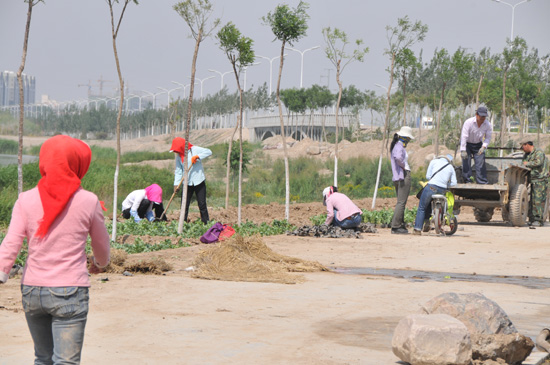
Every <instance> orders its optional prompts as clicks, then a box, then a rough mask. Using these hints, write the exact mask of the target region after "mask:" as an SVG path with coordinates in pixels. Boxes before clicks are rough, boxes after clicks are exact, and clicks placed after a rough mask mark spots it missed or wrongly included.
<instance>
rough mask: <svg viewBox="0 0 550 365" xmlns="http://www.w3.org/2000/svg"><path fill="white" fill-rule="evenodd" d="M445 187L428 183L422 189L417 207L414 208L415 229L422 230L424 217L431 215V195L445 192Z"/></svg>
mask: <svg viewBox="0 0 550 365" xmlns="http://www.w3.org/2000/svg"><path fill="white" fill-rule="evenodd" d="M446 190H447V189H445V188H441V187H439V186H437V185H432V184H428V185H426V187H425V188H424V189H423V190H422V195H421V196H420V201H419V202H418V209H417V210H416V218H415V220H414V229H415V230H417V231H421V230H422V225H423V224H424V219H429V218H430V216H431V215H432V195H434V194H445V191H446Z"/></svg>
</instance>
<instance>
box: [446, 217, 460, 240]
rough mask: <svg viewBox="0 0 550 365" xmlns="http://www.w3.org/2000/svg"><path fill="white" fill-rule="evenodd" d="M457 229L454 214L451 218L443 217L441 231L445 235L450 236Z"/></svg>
mask: <svg viewBox="0 0 550 365" xmlns="http://www.w3.org/2000/svg"><path fill="white" fill-rule="evenodd" d="M457 229H458V220H457V219H456V217H455V216H453V217H452V218H451V217H449V216H446V217H445V230H444V231H443V233H445V236H450V235H453V234H455V233H456V231H457Z"/></svg>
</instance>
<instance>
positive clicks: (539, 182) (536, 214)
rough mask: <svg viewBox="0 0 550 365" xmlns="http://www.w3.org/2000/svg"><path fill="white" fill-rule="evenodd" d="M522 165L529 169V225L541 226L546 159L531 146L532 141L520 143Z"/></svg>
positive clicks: (544, 194) (544, 198) (545, 188)
mask: <svg viewBox="0 0 550 365" xmlns="http://www.w3.org/2000/svg"><path fill="white" fill-rule="evenodd" d="M521 149H522V150H523V152H524V154H523V165H524V166H525V167H528V168H530V169H531V172H530V180H531V199H530V201H529V225H533V226H539V227H542V226H543V224H544V208H545V204H546V191H547V189H548V169H549V166H548V159H547V158H546V155H545V154H544V152H543V151H542V150H540V149H538V148H535V146H533V142H531V141H526V142H523V143H521Z"/></svg>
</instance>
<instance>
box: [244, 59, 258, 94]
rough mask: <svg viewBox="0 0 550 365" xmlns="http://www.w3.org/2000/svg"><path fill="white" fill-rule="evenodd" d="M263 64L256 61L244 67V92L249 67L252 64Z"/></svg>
mask: <svg viewBox="0 0 550 365" xmlns="http://www.w3.org/2000/svg"><path fill="white" fill-rule="evenodd" d="M259 64H261V63H260V62H254V63H252V64H250V65H249V66H246V67H243V70H244V85H243V92H246V70H247V69H248V67H250V66H256V65H259Z"/></svg>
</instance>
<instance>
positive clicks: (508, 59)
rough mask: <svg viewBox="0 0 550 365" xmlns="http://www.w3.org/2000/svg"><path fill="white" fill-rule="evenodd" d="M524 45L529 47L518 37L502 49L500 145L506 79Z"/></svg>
mask: <svg viewBox="0 0 550 365" xmlns="http://www.w3.org/2000/svg"><path fill="white" fill-rule="evenodd" d="M523 46H525V47H527V45H526V44H525V41H524V40H523V39H521V38H516V39H514V41H512V40H510V39H509V40H508V41H507V42H506V47H505V48H504V50H503V51H502V61H501V69H502V113H501V122H500V147H504V131H505V129H506V124H507V123H506V79H507V76H508V71H509V70H510V67H511V66H512V64H513V63H514V62H517V61H518V59H519V58H520V57H521V54H522V53H523V52H522V48H523Z"/></svg>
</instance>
